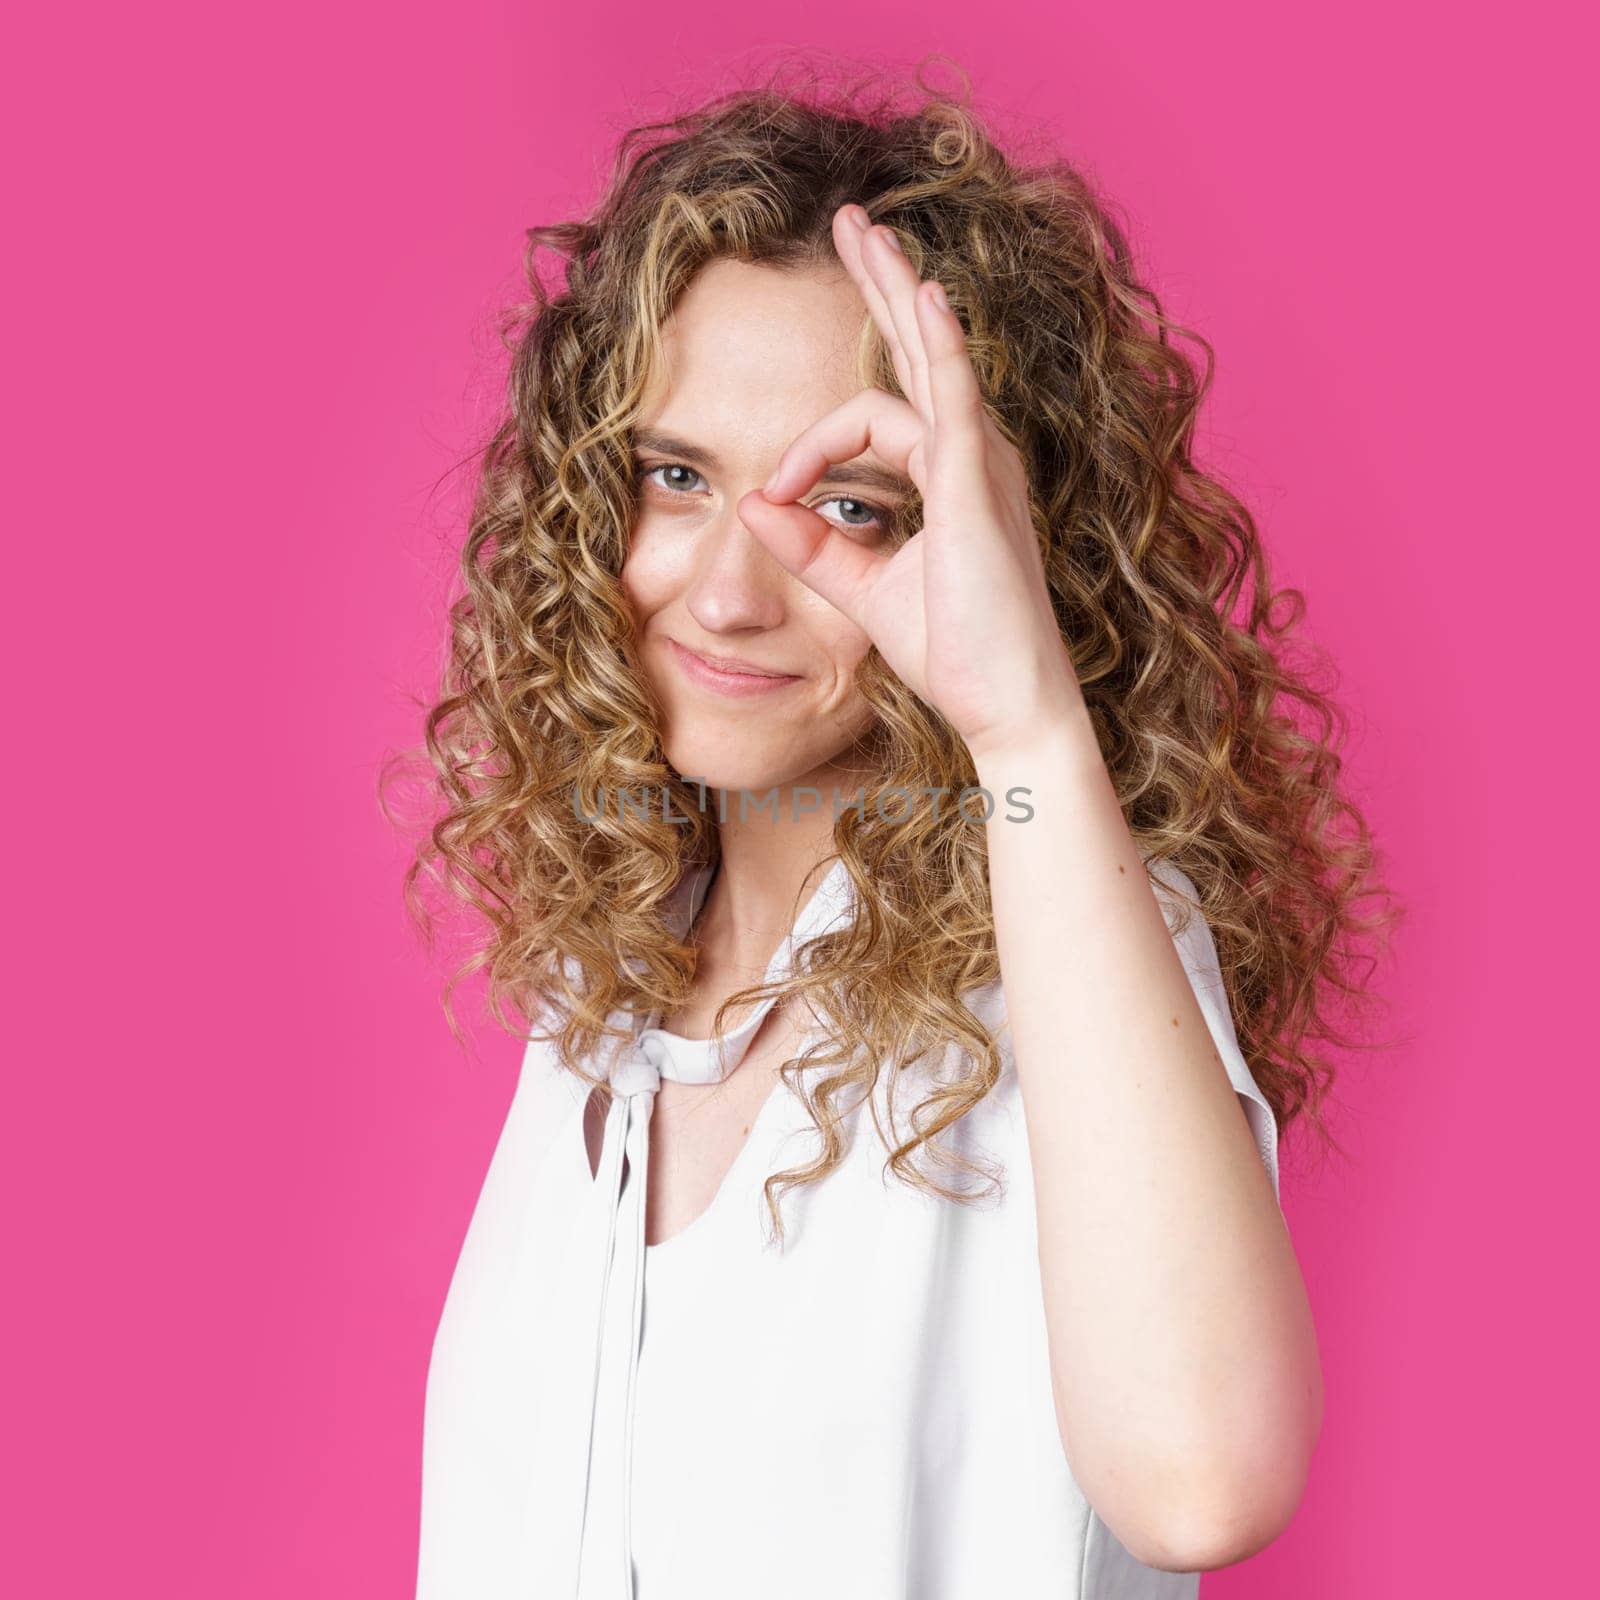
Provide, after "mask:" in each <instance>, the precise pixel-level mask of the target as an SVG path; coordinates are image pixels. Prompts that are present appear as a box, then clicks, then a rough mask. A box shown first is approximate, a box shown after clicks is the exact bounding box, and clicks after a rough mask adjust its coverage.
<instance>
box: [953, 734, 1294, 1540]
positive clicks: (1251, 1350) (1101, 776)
mask: <svg viewBox="0 0 1600 1600" xmlns="http://www.w3.org/2000/svg"><path fill="white" fill-rule="evenodd" d="M1039 734H1040V736H1039V737H1037V738H1033V739H1031V740H1030V741H1029V742H1028V744H1027V746H1026V748H1021V747H1017V748H1007V749H999V750H992V751H987V752H983V753H980V754H979V755H978V756H977V776H978V780H979V782H980V783H981V784H982V785H983V786H984V787H985V788H986V789H988V790H989V791H990V792H991V793H992V794H993V795H994V796H995V797H996V801H997V804H996V807H995V812H994V816H993V818H992V819H991V821H990V822H989V823H988V824H987V828H988V845H989V870H990V884H991V892H992V896H993V902H994V915H995V926H996V940H997V945H998V952H999V959H1000V969H1001V979H1002V985H1003V989H1004V994H1005V1000H1006V1006H1007V1013H1008V1017H1009V1021H1010V1032H1011V1040H1012V1047H1013V1050H1014V1053H1015V1059H1016V1065H1017V1073H1018V1077H1019V1081H1020V1086H1021V1091H1022V1099H1023V1106H1024V1113H1025V1116H1026V1119H1027V1128H1028V1139H1029V1147H1030V1151H1031V1157H1032V1165H1033V1174H1034V1182H1035V1190H1036V1197H1037V1208H1038V1228H1039V1262H1040V1272H1041V1277H1042V1282H1043V1290H1044V1305H1045V1315H1046V1321H1047V1326H1048V1330H1049V1340H1050V1355H1051V1366H1052V1373H1053V1378H1054V1386H1055V1394H1056V1407H1057V1417H1058V1421H1059V1424H1060V1427H1061V1432H1062V1438H1063V1442H1064V1444H1065V1447H1066V1450H1067V1454H1068V1459H1069V1461H1070V1463H1071V1465H1072V1467H1073V1471H1074V1474H1075V1475H1076V1476H1077V1478H1078V1480H1079V1482H1080V1484H1082V1486H1083V1487H1084V1490H1085V1492H1086V1493H1087V1494H1088V1495H1089V1497H1090V1499H1091V1501H1092V1502H1093V1503H1094V1504H1095V1505H1096V1508H1097V1509H1098V1510H1099V1511H1100V1512H1101V1514H1102V1515H1104V1516H1105V1517H1106V1520H1107V1521H1108V1523H1110V1524H1111V1526H1112V1528H1113V1530H1114V1531H1116V1532H1117V1533H1118V1534H1119V1536H1121V1537H1122V1538H1123V1540H1124V1542H1125V1543H1129V1544H1130V1547H1135V1546H1142V1547H1143V1549H1144V1550H1145V1551H1146V1552H1148V1553H1149V1554H1150V1555H1151V1557H1152V1558H1155V1557H1160V1556H1162V1555H1169V1556H1170V1557H1171V1560H1170V1562H1163V1563H1162V1564H1172V1565H1177V1566H1180V1567H1181V1566H1185V1565H1189V1564H1193V1565H1197V1566H1198V1565H1216V1564H1219V1561H1220V1560H1226V1559H1239V1558H1241V1557H1242V1556H1243V1555H1246V1554H1248V1553H1249V1552H1250V1550H1251V1549H1253V1548H1257V1547H1259V1545H1260V1544H1262V1543H1265V1542H1266V1541H1267V1540H1268V1539H1270V1538H1272V1537H1273V1536H1274V1535H1275V1534H1276V1532H1277V1531H1278V1530H1279V1528H1280V1527H1281V1525H1282V1522H1283V1521H1286V1520H1287V1517H1288V1515H1289V1514H1290V1512H1292V1509H1293V1506H1294V1504H1295V1503H1296V1502H1297V1501H1298V1498H1299V1494H1300V1489H1301V1486H1302V1484H1303V1481H1304V1472H1305V1468H1306V1465H1307V1463H1308V1461H1309V1456H1310V1451H1311V1448H1312V1445H1313V1443H1314V1441H1315V1437H1316V1433H1317V1429H1318V1426H1319V1424H1320V1417H1321V1379H1320V1372H1319V1367H1318V1360H1317V1352H1316V1342H1315V1334H1314V1331H1313V1327H1312V1323H1311V1316H1310V1310H1309V1307H1308V1304H1307V1300H1306V1294H1305V1288H1304V1284H1303V1282H1302V1280H1301V1276H1300V1271H1299V1267H1298V1265H1297V1263H1296V1261H1295V1257H1294V1252H1293V1249H1292V1246H1291V1243H1290V1240H1289V1236H1288V1232H1287V1230H1286V1228H1285V1226H1284V1223H1283V1219H1282V1216H1281V1214H1280V1212H1279V1209H1278V1205H1277V1201H1276V1199H1275V1197H1274V1194H1273V1190H1272V1184H1271V1180H1270V1178H1269V1176H1268V1174H1267V1172H1266V1170H1265V1169H1264V1167H1263V1165H1262V1163H1261V1159H1260V1157H1259V1155H1258V1153H1257V1150H1256V1147H1255V1143H1254V1140H1253V1138H1252V1137H1251V1134H1250V1130H1249V1125H1248V1123H1247V1122H1246V1120H1245V1117H1244V1114H1243V1110H1242V1108H1241V1106H1240V1104H1239V1100H1238V1096H1237V1094H1236V1092H1235V1090H1234V1089H1233V1087H1232V1085H1231V1083H1230V1082H1229V1080H1228V1076H1227V1073H1226V1070H1225V1068H1224V1066H1223V1064H1222V1061H1221V1059H1220V1057H1219V1056H1218V1054H1217V1051H1216V1049H1215V1047H1214V1045H1213V1043H1212V1039H1211V1035H1210V1032H1209V1030H1208V1028H1207V1026H1206V1023H1205V1019H1204V1017H1203V1016H1202V1014H1201V1011H1200V1008H1199V1005H1198V1003H1197V1001H1196V1000H1195V997H1194V993H1193V990H1192V989H1191V987H1190V984H1189V980H1188V977H1187V975H1186V974H1185V972H1184V968H1183V963H1182V960H1181V958H1180V956H1179V954H1178V952H1177V949H1176V947H1175V945H1174V943H1173V939H1172V936H1171V934H1170V933H1169V931H1168V928H1167V925H1166V921H1165V919H1164V918H1163V916H1162V912H1161V907H1160V905H1159V904H1158V902H1157V900H1156V897H1155V894H1154V892H1153V891H1152V888H1151V885H1150V882H1149V878H1148V876H1147V874H1146V871H1145V868H1144V864H1143V861H1142V859H1141V857H1140V855H1139V852H1138V850H1137V848H1136V846H1135V843H1134V840H1133V838H1132V836H1131V834H1130V833H1129V831H1128V828H1127V825H1126V823H1125V821H1124V819H1123V816H1122V812H1121V808H1120V806H1119V804H1118V802H1117V798H1116V794H1115V791H1114V789H1113V787H1112V783H1111V779H1110V775H1109V774H1108V772H1107V771H1106V768H1105V765H1104V762H1103V761H1102V760H1101V757H1100V754H1099V751H1098V749H1097V747H1096V746H1095V743H1094V739H1093V734H1092V731H1091V729H1090V727H1089V723H1088V719H1087V716H1086V714H1083V713H1082V712H1081V708H1076V709H1074V710H1072V711H1067V712H1063V713H1061V714H1060V715H1058V716H1056V717H1054V718H1052V719H1050V720H1049V721H1048V722H1047V723H1046V724H1045V725H1044V726H1043V727H1041V728H1040V730H1039ZM1016 785H1021V786H1025V787H1026V788H1027V789H1029V790H1030V791H1031V794H1030V795H1029V797H1028V799H1029V803H1030V804H1031V805H1032V806H1033V808H1034V815H1033V816H1032V818H1030V819H1029V820H1027V821H1025V822H1012V821H1006V820H1005V809H1004V808H1003V807H1001V806H1000V805H999V804H998V801H999V800H1000V799H1001V798H1003V797H1004V795H1005V794H1006V792H1007V791H1008V790H1009V789H1011V788H1012V787H1013V786H1016ZM1136 1553H1139V1552H1138V1550H1137V1549H1136ZM1213 1555H1214V1557H1215V1559H1213V1558H1212V1557H1213ZM1202 1558H1204V1559H1202Z"/></svg>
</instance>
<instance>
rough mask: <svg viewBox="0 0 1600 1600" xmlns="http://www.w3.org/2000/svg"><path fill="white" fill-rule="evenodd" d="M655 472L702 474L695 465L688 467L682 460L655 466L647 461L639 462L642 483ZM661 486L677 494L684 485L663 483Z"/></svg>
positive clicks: (694, 476) (696, 476)
mask: <svg viewBox="0 0 1600 1600" xmlns="http://www.w3.org/2000/svg"><path fill="white" fill-rule="evenodd" d="M655 472H682V473H687V474H688V475H689V477H691V478H698V477H699V476H700V474H699V473H698V472H696V471H695V470H694V468H693V467H686V466H684V464H683V463H682V462H681V461H663V462H661V463H660V464H659V465H657V466H653V467H652V466H650V465H648V464H647V463H645V462H641V463H640V464H639V481H640V482H641V483H642V482H643V481H644V480H645V479H646V478H648V477H649V476H650V475H651V474H652V473H655ZM661 487H662V488H663V489H667V490H668V491H669V492H670V493H674V494H676V493H678V492H679V491H680V490H681V488H682V485H680V484H665V483H664V484H662V485H661Z"/></svg>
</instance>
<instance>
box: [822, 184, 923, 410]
mask: <svg viewBox="0 0 1600 1600" xmlns="http://www.w3.org/2000/svg"><path fill="white" fill-rule="evenodd" d="M853 209H854V210H856V211H859V212H860V215H861V216H863V217H864V216H865V215H866V213H865V211H864V210H862V209H861V208H859V207H858V208H853ZM833 231H834V246H835V248H836V249H837V250H838V252H839V256H840V259H841V260H842V261H843V262H844V265H845V268H846V270H847V271H848V272H849V273H850V276H851V277H852V278H853V279H854V280H855V283H856V287H857V288H858V289H860V291H861V294H862V297H863V299H865V300H866V302H867V307H868V309H869V310H870V311H871V312H872V319H873V321H874V322H876V323H877V325H878V331H879V332H880V333H881V334H882V335H883V337H884V341H885V342H886V343H887V344H888V346H889V354H890V357H891V358H892V360H893V362H894V369H895V376H896V377H897V378H899V380H900V387H901V389H902V390H904V391H905V396H906V398H907V399H908V400H909V401H910V402H911V403H912V405H914V406H915V407H916V408H917V410H918V411H920V412H921V413H922V415H923V418H924V420H925V421H927V422H929V423H931V422H932V420H933V394H932V389H931V387H930V385H929V382H928V354H927V350H926V349H925V347H924V345H923V342H922V330H921V328H920V327H919V326H918V323H917V312H916V303H915V300H914V299H913V297H914V296H915V294H916V292H917V286H918V284H920V283H921V281H922V280H921V279H920V278H919V277H918V276H917V270H916V268H915V267H913V266H912V265H911V262H910V259H909V258H908V257H907V256H906V254H905V251H904V249H903V248H902V247H901V245H900V243H899V240H898V238H897V237H896V235H895V231H894V229H893V228H892V227H890V226H889V225H888V224H886V223H879V224H876V225H873V226H868V227H866V228H860V227H857V226H856V225H855V223H854V222H852V220H851V212H850V211H846V210H845V208H843V207H841V208H840V213H839V214H838V215H837V216H836V217H835V226H834V230H833Z"/></svg>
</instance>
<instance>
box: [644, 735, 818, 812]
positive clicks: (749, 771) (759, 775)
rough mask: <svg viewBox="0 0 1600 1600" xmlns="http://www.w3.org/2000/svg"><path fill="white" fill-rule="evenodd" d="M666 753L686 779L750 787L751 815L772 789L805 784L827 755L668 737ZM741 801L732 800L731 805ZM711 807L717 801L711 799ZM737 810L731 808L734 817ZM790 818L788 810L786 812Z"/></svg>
mask: <svg viewBox="0 0 1600 1600" xmlns="http://www.w3.org/2000/svg"><path fill="white" fill-rule="evenodd" d="M665 754H666V757H667V760H668V761H669V762H671V764H672V767H673V770H674V771H676V772H679V773H681V774H682V775H683V777H684V778H685V779H688V778H694V779H695V780H696V781H697V782H701V783H704V784H706V785H707V786H709V787H710V788H713V789H730V790H735V791H737V790H740V789H747V790H749V791H750V794H751V797H752V799H751V802H750V804H751V807H752V810H751V814H752V815H755V814H756V813H755V812H754V809H753V808H754V804H755V801H757V800H759V799H760V798H761V797H762V796H763V795H765V794H766V792H767V791H768V790H769V789H783V788H785V787H787V786H788V785H790V784H794V783H804V782H806V780H807V779H808V778H809V777H810V776H811V775H812V774H814V773H816V772H817V771H818V770H819V768H820V767H821V766H822V765H823V764H824V762H825V760H826V754H825V753H824V754H823V755H821V756H817V755H815V754H813V753H811V752H807V753H805V754H803V755H801V756H798V757H797V756H796V755H795V754H794V753H793V752H792V751H788V752H780V751H778V750H774V749H772V748H770V747H768V748H751V749H748V750H739V749H735V748H730V746H729V745H728V743H727V741H725V740H718V741H716V742H715V743H712V742H710V741H704V740H695V739H682V740H680V739H668V740H667V741H666V743H665ZM733 804H737V800H736V799H733V800H731V801H730V807H731V805H733ZM706 806H707V809H708V810H714V802H713V801H710V800H707V802H706ZM732 815H733V813H732V811H731V809H730V818H731V817H732ZM784 820H785V821H788V820H789V817H788V813H787V812H785V813H784Z"/></svg>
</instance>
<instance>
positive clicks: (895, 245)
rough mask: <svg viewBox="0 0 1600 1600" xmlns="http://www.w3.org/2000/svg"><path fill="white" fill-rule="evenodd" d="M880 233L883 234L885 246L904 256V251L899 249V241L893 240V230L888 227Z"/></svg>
mask: <svg viewBox="0 0 1600 1600" xmlns="http://www.w3.org/2000/svg"><path fill="white" fill-rule="evenodd" d="M881 231H882V233H883V242H884V243H885V244H886V245H888V246H889V247H890V248H891V249H893V250H899V251H900V254H901V255H904V254H905V251H904V250H902V249H901V248H900V241H899V240H898V239H897V238H895V236H894V229H893V228H890V227H885V228H883V229H882V230H881Z"/></svg>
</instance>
